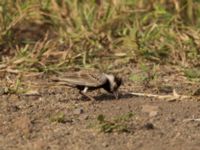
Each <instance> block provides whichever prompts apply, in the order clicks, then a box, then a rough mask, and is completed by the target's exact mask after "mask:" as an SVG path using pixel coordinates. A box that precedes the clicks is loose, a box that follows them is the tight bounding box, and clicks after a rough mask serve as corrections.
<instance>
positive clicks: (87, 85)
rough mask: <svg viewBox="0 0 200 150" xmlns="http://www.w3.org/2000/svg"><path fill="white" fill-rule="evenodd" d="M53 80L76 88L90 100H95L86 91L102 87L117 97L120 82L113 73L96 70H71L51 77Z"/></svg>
mask: <svg viewBox="0 0 200 150" xmlns="http://www.w3.org/2000/svg"><path fill="white" fill-rule="evenodd" d="M51 80H52V81H53V82H58V83H59V84H61V85H66V86H69V87H72V88H77V89H78V90H79V93H80V94H82V95H83V96H86V97H87V98H89V99H90V100H95V99H94V98H93V97H91V96H90V95H88V94H87V92H88V91H93V90H96V89H100V88H103V89H104V90H105V91H107V92H108V93H112V94H113V95H114V96H115V98H116V99H118V97H119V96H118V95H119V94H118V89H119V87H120V86H121V84H122V79H121V78H120V77H118V76H116V75H113V74H106V73H100V72H96V71H85V70H84V71H79V72H71V73H67V74H66V75H62V76H60V77H53V78H52V79H51Z"/></svg>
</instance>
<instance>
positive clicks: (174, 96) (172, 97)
mask: <svg viewBox="0 0 200 150" xmlns="http://www.w3.org/2000/svg"><path fill="white" fill-rule="evenodd" d="M130 94H132V95H135V96H143V97H155V98H158V99H163V100H167V101H175V100H183V99H187V98H190V97H191V96H188V95H179V94H178V93H177V92H176V90H175V89H174V90H173V93H172V94H171V95H156V94H147V93H134V92H132V93H130Z"/></svg>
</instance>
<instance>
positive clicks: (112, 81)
mask: <svg viewBox="0 0 200 150" xmlns="http://www.w3.org/2000/svg"><path fill="white" fill-rule="evenodd" d="M105 76H106V77H107V79H108V80H109V82H110V86H111V89H114V86H115V84H116V83H115V78H114V76H113V75H109V74H105Z"/></svg>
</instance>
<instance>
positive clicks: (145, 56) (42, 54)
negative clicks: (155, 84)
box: [0, 0, 200, 72]
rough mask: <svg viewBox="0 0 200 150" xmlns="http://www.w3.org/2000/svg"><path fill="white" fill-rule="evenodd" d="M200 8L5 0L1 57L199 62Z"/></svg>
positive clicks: (50, 65)
mask: <svg viewBox="0 0 200 150" xmlns="http://www.w3.org/2000/svg"><path fill="white" fill-rule="evenodd" d="M199 8H200V3H199V2H197V1H184V2H182V1H180V2H179V1H170V2H169V1H167V0H156V1H154V2H152V3H149V2H147V1H145V0H141V1H138V2H137V1H123V0H118V1H113V0H110V1H88V0H87V1H78V0H69V1H65V0H44V1H39V0H29V1H20V0H19V1H7V0H2V1H0V12H1V13H0V47H1V49H3V54H2V55H1V56H2V58H0V61H2V63H3V64H6V65H7V66H8V67H11V68H13V69H18V70H22V71H37V72H52V71H54V70H64V69H68V68H70V67H85V68H86V67H98V68H101V62H105V61H109V63H110V64H112V63H113V62H115V61H116V60H121V62H122V64H123V65H124V64H127V63H130V62H131V61H132V60H134V61H135V62H140V61H141V60H142V61H146V60H147V62H155V63H159V64H163V63H173V64H181V65H183V64H187V63H191V62H192V64H195V63H196V62H198V60H199V58H200V55H199V39H200V36H199V35H200V34H199V33H200V28H199V23H200V19H199V18H200V17H198V16H200V12H199ZM46 34H48V36H46ZM119 53H123V54H125V55H124V57H123V58H122V57H118V56H117V55H116V54H119ZM113 54H114V55H113ZM4 57H5V58H4ZM7 57H9V58H7ZM123 59H124V60H125V61H123ZM16 62H17V63H16ZM115 67H120V65H116V66H113V67H111V68H112V69H113V68H115ZM109 69H110V68H109Z"/></svg>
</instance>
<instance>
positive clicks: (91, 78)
mask: <svg viewBox="0 0 200 150" xmlns="http://www.w3.org/2000/svg"><path fill="white" fill-rule="evenodd" d="M53 81H56V82H60V83H62V84H66V85H68V86H78V85H80V86H89V87H98V86H101V85H103V84H104V83H105V82H106V81H107V78H106V76H105V75H104V74H101V73H95V72H88V73H85V72H77V73H69V74H66V75H63V76H62V77H56V78H54V79H53Z"/></svg>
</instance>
